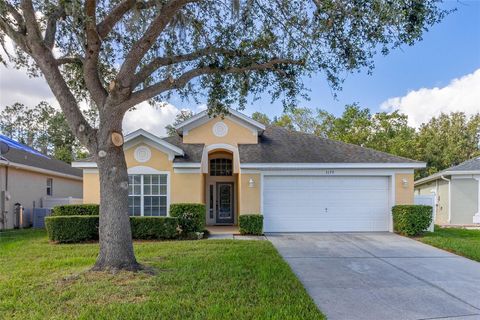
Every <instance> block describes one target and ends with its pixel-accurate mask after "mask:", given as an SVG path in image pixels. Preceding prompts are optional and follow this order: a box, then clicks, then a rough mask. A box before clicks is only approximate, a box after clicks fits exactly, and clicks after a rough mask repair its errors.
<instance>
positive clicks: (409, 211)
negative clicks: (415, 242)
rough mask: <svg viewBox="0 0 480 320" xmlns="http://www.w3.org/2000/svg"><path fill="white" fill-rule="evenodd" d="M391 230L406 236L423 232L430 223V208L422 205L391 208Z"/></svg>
mask: <svg viewBox="0 0 480 320" xmlns="http://www.w3.org/2000/svg"><path fill="white" fill-rule="evenodd" d="M392 215H393V229H394V230H395V232H398V233H400V234H403V235H407V236H415V235H418V234H421V233H422V232H424V231H425V230H426V229H427V228H428V227H429V226H430V224H431V223H432V207H431V206H423V205H397V206H393V207H392Z"/></svg>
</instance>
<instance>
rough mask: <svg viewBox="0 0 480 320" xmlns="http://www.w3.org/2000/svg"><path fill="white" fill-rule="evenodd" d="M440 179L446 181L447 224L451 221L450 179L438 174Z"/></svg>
mask: <svg viewBox="0 0 480 320" xmlns="http://www.w3.org/2000/svg"><path fill="white" fill-rule="evenodd" d="M440 178H441V179H442V180H445V181H447V182H448V224H450V223H451V222H452V189H451V180H450V179H447V178H445V177H444V176H443V175H441V176H440Z"/></svg>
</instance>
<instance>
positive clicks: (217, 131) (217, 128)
mask: <svg viewBox="0 0 480 320" xmlns="http://www.w3.org/2000/svg"><path fill="white" fill-rule="evenodd" d="M212 131H213V134H214V135H215V136H217V137H219V138H221V137H225V136H226V135H227V133H228V126H227V125H226V124H225V123H224V122H221V121H220V122H217V123H215V124H214V125H213V128H212Z"/></svg>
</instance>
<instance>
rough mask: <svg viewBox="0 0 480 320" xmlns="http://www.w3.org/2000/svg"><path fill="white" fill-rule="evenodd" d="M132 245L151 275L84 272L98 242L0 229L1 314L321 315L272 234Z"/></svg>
mask: <svg viewBox="0 0 480 320" xmlns="http://www.w3.org/2000/svg"><path fill="white" fill-rule="evenodd" d="M135 251H136V255H137V258H138V260H139V261H140V262H141V263H143V264H146V265H149V266H152V267H153V268H155V269H156V270H157V273H156V274H155V275H154V276H151V275H148V274H144V273H138V274H132V273H127V272H125V273H120V274H117V275H115V276H114V275H111V274H106V273H98V272H86V271H87V270H88V269H89V268H90V267H91V266H92V265H93V263H94V261H95V257H96V255H97V252H98V244H76V245H54V244H50V243H49V242H48V240H47V237H46V234H45V232H44V231H38V230H22V231H9V232H4V233H0V314H1V315H2V316H1V317H2V319H12V318H14V319H73V318H75V319H76V318H80V319H323V318H324V317H323V315H322V314H321V313H320V312H319V311H318V310H317V308H316V306H315V304H314V303H313V301H312V300H311V298H310V297H309V296H308V294H307V293H306V291H305V289H304V288H303V287H302V285H301V283H300V282H299V281H298V280H297V278H296V277H295V275H294V274H293V273H292V271H291V270H290V268H289V267H288V265H287V264H286V263H285V262H284V261H283V260H282V258H281V257H280V255H279V254H278V253H277V252H276V250H275V248H274V247H273V246H272V245H271V244H270V243H269V242H268V241H232V240H215V241H210V240H201V241H171V242H139V243H136V244H135Z"/></svg>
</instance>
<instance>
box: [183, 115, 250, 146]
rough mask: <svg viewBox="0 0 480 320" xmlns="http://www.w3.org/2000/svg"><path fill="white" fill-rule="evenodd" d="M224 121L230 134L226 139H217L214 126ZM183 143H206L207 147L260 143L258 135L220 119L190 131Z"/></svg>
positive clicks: (214, 119)
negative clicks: (223, 144)
mask: <svg viewBox="0 0 480 320" xmlns="http://www.w3.org/2000/svg"><path fill="white" fill-rule="evenodd" d="M221 121H223V122H224V123H225V124H226V125H227V126H228V133H227V135H226V136H224V137H217V136H215V135H214V134H213V130H212V129H213V126H214V125H215V123H217V122H221ZM183 143H204V144H205V145H207V146H208V145H211V144H217V143H226V144H230V145H237V144H239V143H241V144H255V143H258V136H257V133H256V132H255V133H254V132H252V130H250V129H248V128H246V127H244V126H242V125H239V124H237V123H235V122H233V121H232V120H230V119H228V118H225V119H222V118H220V117H216V118H212V119H211V120H209V121H208V122H206V123H204V124H203V125H201V126H198V127H196V128H194V129H192V130H190V131H189V132H188V133H187V134H184V135H183Z"/></svg>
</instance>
